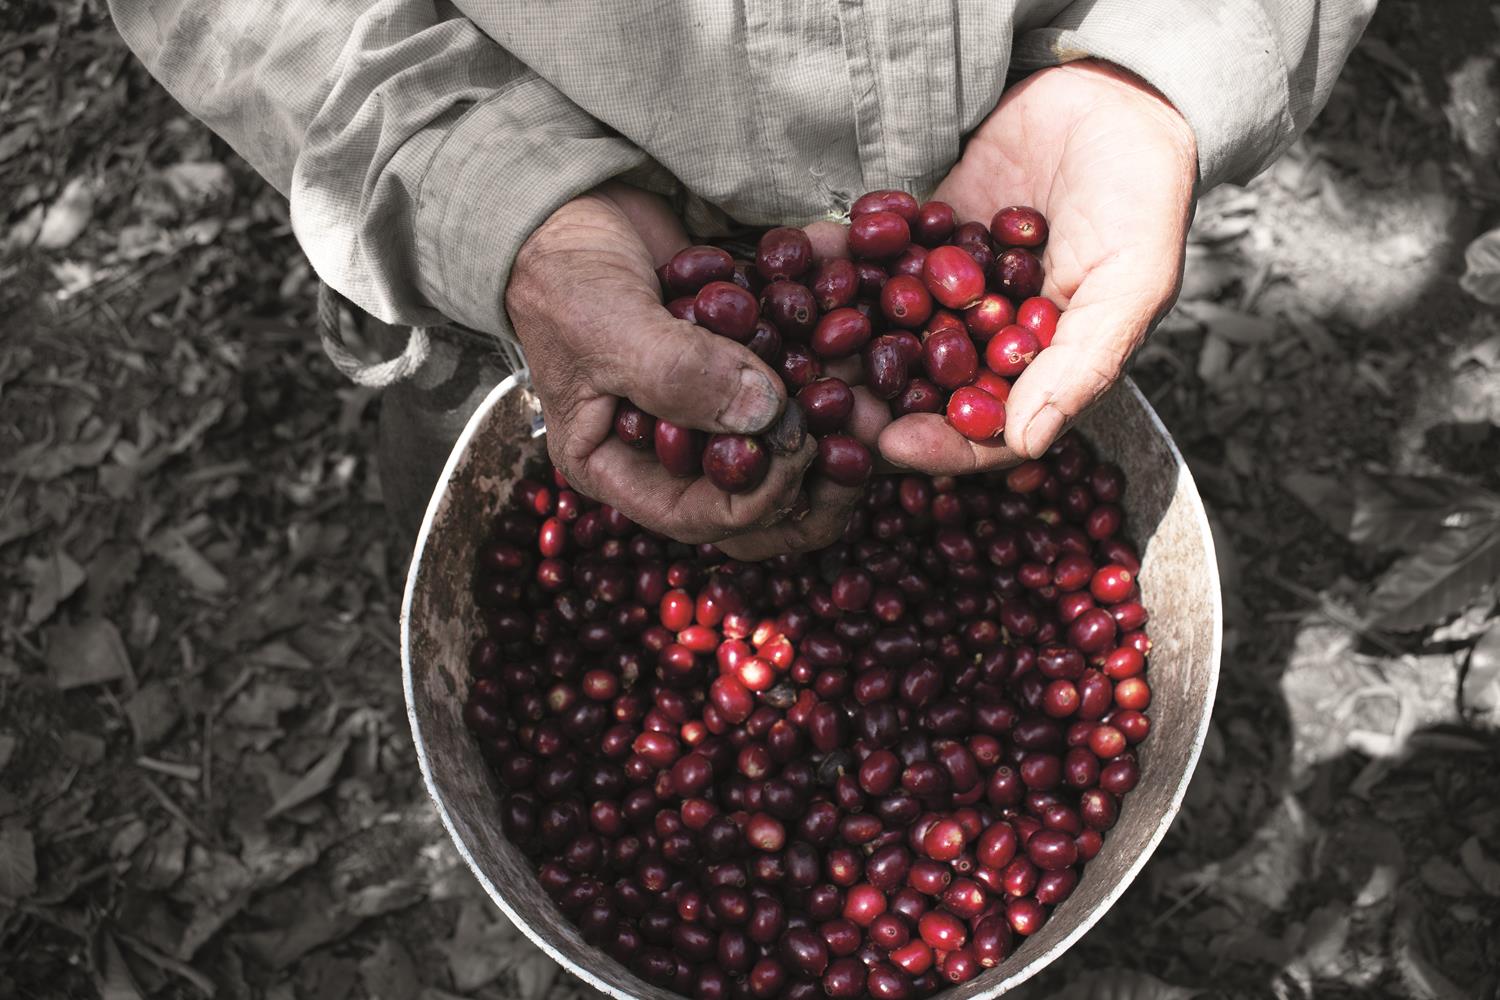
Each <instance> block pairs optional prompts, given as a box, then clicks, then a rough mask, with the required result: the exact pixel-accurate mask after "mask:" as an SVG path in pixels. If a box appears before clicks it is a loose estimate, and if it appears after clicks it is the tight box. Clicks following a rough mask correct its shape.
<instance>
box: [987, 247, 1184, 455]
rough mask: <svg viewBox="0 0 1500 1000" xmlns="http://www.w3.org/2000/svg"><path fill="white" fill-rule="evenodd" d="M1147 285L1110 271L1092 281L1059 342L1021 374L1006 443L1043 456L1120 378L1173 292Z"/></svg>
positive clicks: (1062, 324)
mask: <svg viewBox="0 0 1500 1000" xmlns="http://www.w3.org/2000/svg"><path fill="white" fill-rule="evenodd" d="M1108 266H1109V265H1106V267H1108ZM1114 288H1122V289H1129V290H1121V291H1113V290H1112V289H1114ZM1139 288H1140V286H1139V285H1138V284H1132V283H1129V282H1118V283H1117V282H1116V281H1115V279H1114V277H1113V276H1111V275H1109V274H1107V273H1105V272H1103V271H1096V272H1094V273H1093V274H1090V275H1089V276H1088V277H1087V278H1085V279H1084V283H1083V284H1082V285H1080V286H1079V289H1078V292H1077V294H1076V295H1074V297H1073V301H1072V304H1071V306H1070V308H1069V309H1067V310H1066V311H1064V312H1063V314H1062V318H1061V319H1060V320H1059V321H1058V324H1057V333H1056V335H1055V336H1054V337H1053V339H1052V343H1051V344H1049V345H1048V346H1047V348H1046V349H1045V350H1043V351H1042V352H1041V353H1040V354H1038V355H1037V356H1036V360H1035V361H1033V362H1032V363H1031V364H1030V365H1029V366H1028V367H1027V368H1026V370H1025V371H1024V372H1022V373H1021V376H1020V378H1018V379H1016V382H1015V385H1014V387H1013V388H1012V389H1011V393H1010V398H1009V399H1008V400H1007V401H1006V404H1005V406H1006V424H1005V443H1006V444H1007V445H1008V446H1009V447H1010V448H1011V449H1012V450H1013V451H1014V452H1015V453H1016V454H1018V455H1020V456H1021V457H1023V458H1037V457H1040V456H1041V455H1042V453H1043V452H1045V451H1046V450H1047V448H1048V447H1049V446H1050V445H1051V444H1052V442H1053V441H1055V440H1056V439H1057V437H1058V435H1059V434H1061V433H1062V432H1063V430H1064V429H1065V428H1066V427H1067V426H1068V425H1069V424H1070V423H1071V422H1072V421H1074V420H1075V419H1077V418H1078V416H1079V415H1080V414H1081V413H1083V411H1084V410H1086V409H1088V408H1089V407H1090V406H1091V405H1093V403H1094V402H1095V401H1096V400H1097V399H1098V398H1099V397H1100V396H1102V395H1104V393H1105V392H1107V391H1108V390H1109V388H1110V387H1111V386H1113V385H1114V384H1115V382H1117V381H1118V380H1119V378H1120V375H1121V374H1122V373H1123V372H1124V370H1125V363H1126V362H1127V361H1128V360H1129V359H1130V355H1131V354H1132V353H1134V352H1135V350H1136V348H1138V347H1140V345H1141V344H1142V343H1143V342H1144V341H1145V339H1146V334H1147V333H1148V332H1149V330H1150V328H1151V325H1152V324H1153V323H1154V322H1155V321H1156V319H1157V317H1158V316H1159V315H1160V314H1161V313H1163V312H1165V311H1166V309H1167V308H1168V307H1169V306H1170V303H1171V296H1172V294H1173V293H1172V292H1168V293H1166V294H1165V296H1161V295H1152V294H1150V293H1146V292H1141V291H1139V290H1137V289H1139Z"/></svg>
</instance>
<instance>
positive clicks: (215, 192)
mask: <svg viewBox="0 0 1500 1000" xmlns="http://www.w3.org/2000/svg"><path fill="white" fill-rule="evenodd" d="M161 178H162V180H163V181H165V182H166V184H167V187H168V188H170V189H171V191H172V195H173V196H174V197H175V198H176V199H177V200H178V201H179V202H181V203H182V205H183V207H184V208H188V209H195V208H198V207H200V206H202V205H206V204H208V203H209V202H214V201H219V200H222V199H224V198H227V197H229V195H231V194H233V193H234V182H233V181H232V180H231V179H230V176H229V168H228V167H226V166H224V164H222V163H214V162H212V161H207V162H201V163H174V164H172V165H171V166H169V167H166V168H164V169H163V170H162V172H161Z"/></svg>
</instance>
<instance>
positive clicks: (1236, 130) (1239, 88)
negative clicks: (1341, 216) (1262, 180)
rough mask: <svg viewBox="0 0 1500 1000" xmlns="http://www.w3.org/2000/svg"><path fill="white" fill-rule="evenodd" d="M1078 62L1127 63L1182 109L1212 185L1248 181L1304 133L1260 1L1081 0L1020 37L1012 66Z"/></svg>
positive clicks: (1207, 184)
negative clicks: (1295, 117)
mask: <svg viewBox="0 0 1500 1000" xmlns="http://www.w3.org/2000/svg"><path fill="white" fill-rule="evenodd" d="M1076 59H1103V60H1106V61H1108V62H1112V63H1115V64H1116V65H1118V66H1122V67H1124V68H1125V69H1127V70H1130V71H1131V72H1132V73H1135V74H1136V75H1137V76H1139V77H1141V78H1142V79H1143V80H1145V81H1146V82H1147V83H1149V84H1151V85H1152V86H1153V87H1155V88H1156V89H1157V90H1159V91H1161V92H1162V93H1163V94H1164V95H1166V97H1167V99H1168V100H1169V101H1171V102H1172V104H1173V105H1174V106H1175V107H1176V108H1177V110H1178V111H1180V112H1181V113H1182V116H1183V117H1184V118H1186V119H1187V122H1188V124H1189V125H1190V126H1192V128H1193V131H1194V133H1195V135H1196V138H1197V143H1198V168H1199V175H1200V177H1201V179H1202V186H1203V187H1204V188H1205V189H1207V188H1209V187H1212V186H1213V185H1215V184H1217V183H1220V182H1222V181H1229V182H1233V183H1244V182H1246V181H1248V180H1249V179H1250V178H1251V177H1253V176H1255V174H1256V173H1258V172H1259V171H1260V170H1261V169H1262V168H1263V167H1264V166H1265V165H1266V163H1268V162H1269V161H1270V159H1271V158H1273V157H1274V156H1275V155H1276V154H1277V153H1278V152H1279V151H1280V150H1281V149H1282V148H1284V146H1285V145H1286V144H1287V143H1288V142H1290V141H1291V139H1292V138H1293V137H1294V136H1295V135H1296V131H1297V130H1296V125H1295V123H1294V122H1293V119H1292V115H1291V111H1290V103H1291V96H1290V92H1289V89H1288V78H1287V69H1286V66H1285V64H1284V63H1283V61H1282V59H1281V56H1280V54H1279V49H1278V47H1277V44H1276V40H1275V35H1274V32H1273V30H1272V28H1271V26H1270V25H1269V24H1268V23H1267V22H1266V20H1265V14H1264V12H1263V11H1262V10H1261V9H1260V7H1259V6H1258V5H1257V4H1256V3H1254V2H1252V0H1225V2H1222V3H1204V2H1202V0H1171V2H1164V0H1155V2H1142V0H1079V2H1075V3H1073V4H1070V5H1069V6H1068V7H1067V8H1066V9H1065V10H1064V11H1062V13H1060V14H1059V15H1058V16H1057V17H1056V18H1055V19H1054V20H1053V22H1052V23H1051V24H1049V25H1047V26H1046V27H1042V28H1036V29H1033V30H1031V31H1028V32H1026V33H1025V34H1024V35H1022V36H1021V37H1019V38H1018V39H1017V44H1016V50H1015V53H1014V57H1013V60H1012V65H1014V66H1015V67H1016V68H1018V69H1025V70H1031V69H1039V68H1042V67H1044V66H1055V65H1059V64H1061V63H1065V62H1072V61H1073V60H1076Z"/></svg>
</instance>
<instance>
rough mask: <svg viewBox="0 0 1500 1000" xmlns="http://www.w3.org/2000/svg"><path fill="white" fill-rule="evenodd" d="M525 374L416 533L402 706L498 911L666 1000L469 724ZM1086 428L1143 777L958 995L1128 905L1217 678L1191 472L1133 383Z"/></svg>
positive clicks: (483, 423)
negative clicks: (590, 916) (1143, 662)
mask: <svg viewBox="0 0 1500 1000" xmlns="http://www.w3.org/2000/svg"><path fill="white" fill-rule="evenodd" d="M526 385H527V383H526V382H525V379H524V377H514V376H513V377H511V378H509V379H506V380H505V381H504V382H502V383H501V384H500V385H498V386H496V387H495V389H494V391H493V392H491V393H490V394H489V396H488V397H487V398H486V399H485V401H484V403H483V404H482V405H481V406H480V407H479V409H478V410H477V411H476V412H475V413H474V416H473V417H472V418H471V419H470V420H469V423H468V426H467V427H466V428H465V430H464V432H463V435H462V436H461V437H460V438H459V440H458V443H457V444H456V445H455V446H454V448H453V452H452V454H451V455H449V457H448V463H447V466H446V468H445V469H444V471H443V476H442V479H441V480H440V481H439V483H438V486H437V488H436V490H435V491H434V493H433V496H432V500H431V502H430V503H429V505H428V508H427V516H426V518H425V519H424V521H423V524H422V530H421V533H420V535H419V536H418V538H417V545H416V551H415V554H414V557H413V559H412V564H411V570H410V573H409V575H408V578H407V582H406V596H405V600H404V603H403V606H402V615H401V655H402V668H403V671H404V675H405V683H406V707H407V714H408V716H409V717H410V719H411V731H412V737H413V739H414V741H415V743H416V748H417V758H418V760H419V761H420V763H421V766H422V775H423V777H424V778H425V779H426V782H427V789H428V791H429V792H430V793H431V795H432V798H433V801H434V802H435V803H436V804H437V809H438V813H439V814H440V815H441V816H442V820H443V824H444V825H445V826H446V827H447V828H448V833H449V835H450V836H452V838H453V842H454V844H456V845H457V847H458V850H459V853H460V854H462V855H463V858H464V860H465V861H466V862H468V865H469V867H470V868H471V869H473V871H474V875H475V877H477V878H478V879H479V882H480V884H481V885H482V886H484V889H485V891H486V892H488V893H489V895H490V898H491V899H493V900H494V901H495V905H496V906H498V907H500V909H501V910H503V911H504V912H505V915H506V916H507V917H509V918H510V919H511V921H513V922H514V923H515V924H516V926H517V927H519V928H520V929H521V930H522V931H524V932H525V933H526V935H527V936H528V937H530V938H531V940H533V941H534V942H536V944H537V946H538V947H540V948H541V949H542V950H543V951H545V952H546V953H547V954H549V955H551V956H552V957H553V958H554V959H556V960H557V961H558V962H560V963H562V965H563V967H564V968H566V969H568V970H569V971H570V972H572V973H573V974H574V975H576V976H578V977H579V978H580V979H582V980H584V981H585V982H587V983H588V984H589V985H591V986H593V987H595V988H596V989H599V990H602V991H603V992H605V993H607V994H609V995H611V996H614V997H619V998H622V1000H624V998H652V1000H673V998H676V997H677V994H675V993H672V992H670V991H668V990H664V989H660V988H658V987H655V986H651V985H648V984H647V983H645V982H644V981H642V980H641V979H639V978H638V977H637V976H636V975H635V974H634V973H632V972H631V971H630V970H628V969H626V968H625V967H624V966H623V965H621V964H620V963H619V962H617V961H616V960H615V959H613V958H612V957H610V956H609V955H607V954H605V953H604V952H602V951H600V950H599V949H598V948H595V947H593V946H592V945H589V944H586V943H585V942H584V940H583V938H582V937H580V936H579V933H578V931H577V929H576V928H574V926H573V925H572V924H571V923H569V922H568V920H567V919H566V918H565V917H564V916H563V915H562V913H561V912H559V911H558V909H557V908H556V907H555V906H554V905H553V903H552V901H551V900H550V899H549V898H548V897H547V895H546V894H545V893H544V892H543V891H542V889H541V887H540V885H539V884H538V883H537V880H536V876H535V874H534V872H533V865H532V863H531V862H530V861H529V860H528V859H527V858H526V857H525V856H524V855H522V854H521V852H520V851H519V850H517V849H516V848H515V847H513V846H512V845H511V844H510V843H509V842H508V841H506V839H505V837H504V835H503V834H502V833H501V830H500V823H499V819H498V816H499V809H498V802H499V788H498V786H497V784H496V782H495V779H494V778H493V777H492V776H491V774H490V772H489V770H488V769H487V768H486V766H485V763H484V761H483V759H482V758H481V757H480V753H479V748H478V746H477V745H476V743H475V742H474V740H473V739H472V738H471V737H470V735H469V733H468V732H467V730H465V728H464V725H463V721H462V719H461V718H460V713H461V710H462V706H463V701H464V696H465V693H466V691H467V689H468V683H469V673H468V650H469V647H470V645H471V644H472V643H473V642H474V640H475V639H477V638H478V637H479V635H480V632H481V623H480V617H479V614H478V613H477V611H476V609H475V607H474V603H473V597H472V586H471V576H472V573H473V569H474V558H475V553H476V552H477V551H478V550H479V547H480V546H481V545H482V544H483V542H484V540H485V538H486V535H487V533H488V531H489V527H490V524H491V523H492V521H493V519H494V516H495V514H496V512H497V511H498V510H499V509H500V507H501V506H502V505H503V504H504V503H505V501H506V499H507V498H508V497H509V495H510V488H511V484H512V483H513V482H514V481H515V480H516V478H518V477H519V476H520V475H521V473H522V471H523V469H524V468H525V467H526V466H527V464H528V463H529V462H531V461H532V460H534V459H537V458H540V457H542V456H543V455H544V453H545V449H544V447H543V440H542V438H541V437H539V436H534V435H533V429H534V428H539V426H540V425H539V420H538V412H539V410H538V407H537V403H536V398H535V396H534V395H532V393H531V392H530V391H529V390H528V389H527V387H526ZM1079 430H1080V431H1082V433H1083V434H1084V435H1085V436H1086V437H1087V438H1088V440H1089V441H1090V442H1092V444H1093V445H1094V447H1095V449H1096V450H1097V451H1098V453H1099V454H1100V456H1101V457H1103V458H1107V459H1108V460H1110V461H1113V462H1116V463H1118V464H1119V465H1120V467H1121V468H1122V469H1124V471H1125V475H1126V479H1127V482H1128V488H1127V489H1126V495H1125V502H1124V508H1125V512H1126V521H1125V523H1126V530H1127V532H1128V534H1129V535H1130V537H1131V538H1132V540H1134V541H1135V542H1136V543H1137V544H1138V545H1140V546H1141V547H1142V549H1143V557H1144V565H1143V567H1142V572H1141V575H1140V581H1139V582H1140V586H1141V591H1142V594H1143V599H1144V602H1145V604H1146V605H1147V607H1149V608H1150V610H1151V624H1150V632H1151V640H1152V644H1153V645H1152V651H1151V657H1150V668H1149V677H1150V679H1151V690H1152V703H1151V722H1152V726H1151V737H1150V739H1148V740H1147V741H1146V742H1145V743H1144V744H1143V745H1142V751H1141V755H1140V756H1141V780H1140V785H1139V787H1137V789H1136V790H1135V791H1134V792H1133V793H1131V794H1130V795H1129V796H1127V797H1126V799H1125V801H1124V804H1123V808H1122V810H1121V814H1120V819H1119V822H1118V823H1117V824H1116V826H1115V827H1114V828H1113V829H1112V830H1110V831H1109V833H1108V835H1107V836H1106V838H1105V844H1104V849H1103V850H1102V851H1101V852H1100V853H1099V855H1098V856H1097V857H1096V858H1094V859H1093V860H1092V861H1090V862H1089V863H1088V865H1087V867H1086V868H1085V870H1084V875H1083V878H1082V880H1081V881H1080V883H1079V885H1078V888H1077V889H1076V890H1075V891H1074V892H1073V894H1072V895H1071V896H1070V897H1069V898H1068V899H1067V900H1066V901H1065V902H1063V903H1062V904H1061V905H1059V906H1058V907H1057V908H1056V910H1055V911H1054V912H1053V914H1052V916H1051V918H1050V919H1049V920H1048V921H1047V922H1046V924H1045V925H1044V926H1043V927H1042V929H1041V931H1039V932H1038V933H1037V934H1035V935H1033V936H1031V937H1030V938H1026V939H1023V943H1022V944H1021V946H1020V947H1019V948H1017V949H1016V950H1015V952H1014V953H1013V954H1012V955H1011V956H1010V957H1009V958H1007V959H1006V960H1005V961H1004V962H1003V963H1001V964H1000V965H999V966H996V967H995V968H993V969H990V970H988V971H986V972H985V973H984V974H983V975H981V976H978V977H976V978H975V979H972V980H970V981H969V982H967V983H964V984H963V985H962V986H958V987H954V988H953V989H951V990H948V991H945V992H944V993H943V994H942V995H943V996H944V997H945V998H949V1000H973V998H979V997H984V998H989V997H996V996H999V995H1000V994H1002V993H1004V992H1006V991H1007V990H1009V989H1012V988H1014V987H1015V986H1017V985H1019V984H1020V983H1022V982H1024V981H1025V980H1026V979H1028V978H1030V977H1031V976H1033V975H1035V974H1036V973H1037V972H1039V971H1040V970H1041V969H1043V968H1044V967H1045V966H1046V965H1047V964H1048V963H1049V962H1051V961H1052V960H1053V959H1055V958H1057V957H1058V956H1059V955H1061V954H1062V953H1063V952H1064V951H1065V950H1066V949H1067V948H1068V947H1069V946H1070V945H1072V944H1073V942H1075V941H1077V940H1078V939H1079V938H1080V937H1081V936H1083V934H1084V932H1086V931H1087V930H1088V929H1089V928H1090V927H1092V926H1093V925H1094V923H1095V922H1096V921H1097V920H1098V919H1099V918H1100V917H1101V916H1103V915H1104V912H1105V911H1106V910H1108V909H1109V907H1110V906H1111V905H1112V904H1113V903H1114V902H1115V900H1117V899H1119V898H1120V896H1121V895H1122V894H1123V893H1124V892H1125V890H1126V888H1127V887H1128V886H1129V885H1130V883H1131V881H1132V880H1133V879H1134V878H1135V876H1136V875H1137V874H1138V873H1139V872H1140V870H1141V868H1142V867H1143V866H1144V865H1145V864H1146V861H1147V859H1148V858H1149V857H1150V856H1151V852H1152V851H1153V850H1155V848H1156V845H1157V844H1159V843H1160V842H1161V839H1162V837H1163V836H1164V835H1165V834H1166V832H1167V827H1169V826H1170V825H1171V823H1172V819H1173V817H1174V816H1176V814H1177V810H1178V809H1179V808H1180V807H1181V805H1182V799H1183V795H1184V794H1185V793H1186V791H1187V786H1188V780H1189V778H1191V776H1192V773H1193V767H1194V765H1195V764H1196V763H1197V761H1198V753H1199V751H1200V750H1201V749H1202V747H1203V740H1204V737H1205V735H1206V734H1207V732H1208V721H1209V712H1210V710H1211V708H1212V707H1213V701H1214V690H1215V687H1216V686H1217V683H1218V674H1219V649H1220V641H1221V630H1222V608H1221V602H1220V594H1219V574H1218V568H1217V565H1216V563H1215V561H1214V548H1213V538H1212V535H1211V534H1210V531H1209V525H1208V519H1207V517H1206V515H1205V513H1204V510H1203V503H1202V501H1201V499H1200V498H1199V496H1198V491H1197V488H1196V487H1195V486H1194V485H1193V480H1192V476H1191V475H1190V474H1189V473H1188V469H1187V465H1186V464H1185V463H1184V462H1183V459H1182V456H1181V455H1180V454H1179V453H1178V451H1177V448H1176V447H1175V446H1174V445H1173V443H1172V439H1171V437H1170V436H1169V435H1168V434H1167V431H1166V428H1165V427H1163V426H1162V423H1161V421H1160V419H1158V417H1157V416H1156V413H1155V411H1153V410H1152V409H1151V406H1150V404H1148V403H1147V402H1146V399H1145V397H1144V396H1142V395H1141V393H1140V391H1139V390H1138V389H1136V387H1135V386H1134V384H1132V383H1130V382H1128V381H1126V382H1124V383H1122V384H1121V385H1119V386H1118V387H1116V388H1115V389H1114V390H1113V391H1111V392H1110V393H1109V395H1107V396H1106V397H1105V398H1104V399H1103V400H1101V401H1100V402H1099V404H1098V405H1096V406H1095V407H1094V408H1093V409H1092V410H1090V411H1089V412H1088V414H1087V415H1086V416H1085V417H1084V418H1083V420H1081V421H1080V423H1079Z"/></svg>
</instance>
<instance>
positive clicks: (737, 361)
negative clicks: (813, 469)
mask: <svg viewBox="0 0 1500 1000" xmlns="http://www.w3.org/2000/svg"><path fill="white" fill-rule="evenodd" d="M612 322H613V323H614V325H615V326H616V329H617V330H618V331H619V333H618V335H617V337H616V338H615V344H616V350H614V351H613V352H611V354H610V356H609V357H608V359H607V360H606V361H605V371H604V372H602V373H601V374H600V377H599V382H598V384H599V387H600V388H601V389H603V390H604V391H606V392H609V393H612V394H613V395H616V396H621V397H625V398H628V399H630V400H631V401H632V402H634V403H635V404H636V405H637V406H639V407H640V408H641V409H643V410H645V411H646V412H647V413H650V414H652V415H654V416H657V417H660V418H661V419H663V420H670V421H671V422H672V423H674V424H680V425H682V426H684V427H696V428H698V429H699V430H705V431H711V432H716V433H729V434H754V433H757V432H759V431H763V430H765V429H766V428H767V427H768V426H770V424H771V422H772V421H774V420H775V419H776V417H777V415H778V414H780V413H781V408H782V407H783V406H784V405H785V404H786V390H785V389H784V388H783V387H782V385H781V380H780V379H779V378H777V377H776V375H775V374H774V373H773V372H772V371H771V369H770V368H769V367H768V366H767V365H766V363H765V362H764V361H762V360H760V358H758V357H756V356H755V355H754V354H753V353H752V352H751V351H750V349H749V348H747V347H745V346H743V345H742V344H737V343H735V342H734V341H732V340H729V339H728V338H725V337H720V336H718V335H717V334H714V333H711V332H710V331H708V330H705V329H702V328H701V327H697V326H694V325H693V324H691V323H688V322H686V321H684V320H680V319H677V318H675V317H673V316H672V314H671V313H669V312H667V310H666V309H664V308H662V307H661V306H659V305H656V304H655V303H650V302H644V301H642V302H636V303H630V304H629V305H622V306H621V307H620V308H618V309H617V310H616V314H615V316H614V317H613V318H612Z"/></svg>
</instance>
